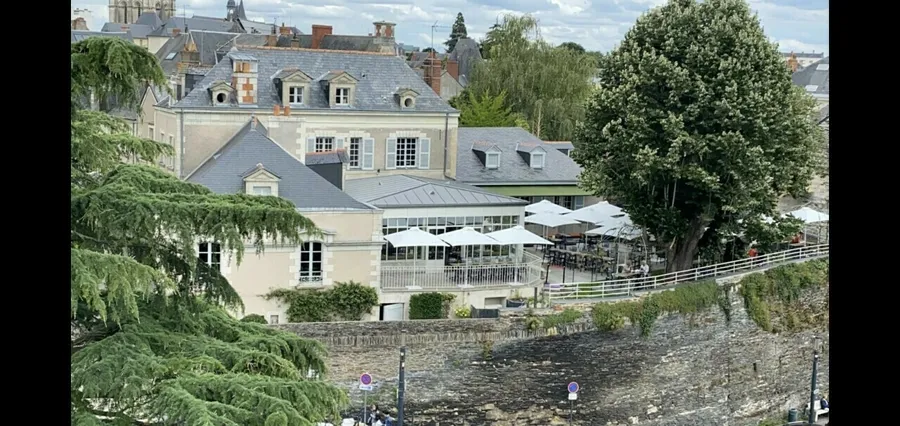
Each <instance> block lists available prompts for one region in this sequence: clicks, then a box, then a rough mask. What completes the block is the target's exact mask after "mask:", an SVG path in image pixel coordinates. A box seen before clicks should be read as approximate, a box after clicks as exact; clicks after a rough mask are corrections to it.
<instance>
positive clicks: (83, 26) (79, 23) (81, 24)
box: [72, 16, 88, 31]
mask: <svg viewBox="0 0 900 426" xmlns="http://www.w3.org/2000/svg"><path fill="white" fill-rule="evenodd" d="M72 29H73V30H81V31H87V29H88V27H87V22H86V21H85V20H84V18H82V17H80V16H79V17H77V18H75V20H73V21H72Z"/></svg>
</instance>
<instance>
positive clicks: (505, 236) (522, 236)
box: [485, 225, 553, 246]
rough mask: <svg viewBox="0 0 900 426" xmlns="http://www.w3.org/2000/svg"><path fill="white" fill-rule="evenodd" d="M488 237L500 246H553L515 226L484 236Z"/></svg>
mask: <svg viewBox="0 0 900 426" xmlns="http://www.w3.org/2000/svg"><path fill="white" fill-rule="evenodd" d="M485 235H487V236H488V237H491V238H493V239H495V240H497V241H498V242H499V243H500V244H503V245H518V244H540V245H551V246H552V245H553V243H551V242H550V241H547V240H545V239H543V238H541V237H539V236H537V235H535V234H533V233H531V232H530V231H528V230H527V229H525V228H523V227H521V226H519V225H516V226H513V227H512V228H507V229H501V230H499V231H494V232H491V233H489V234H485Z"/></svg>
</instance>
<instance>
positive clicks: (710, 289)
mask: <svg viewBox="0 0 900 426" xmlns="http://www.w3.org/2000/svg"><path fill="white" fill-rule="evenodd" d="M827 282H828V260H827V259H824V260H811V261H808V262H804V263H794V264H789V265H783V266H779V267H776V268H772V269H770V270H768V271H766V272H764V273H756V274H750V275H747V276H746V277H744V278H743V279H742V280H741V281H740V282H739V285H740V287H741V296H742V297H743V300H744V306H745V308H746V309H747V314H748V315H749V316H750V318H751V319H753V321H754V322H755V323H756V324H757V325H758V326H759V327H760V328H761V329H763V330H766V331H769V332H773V333H777V332H779V331H782V330H788V331H793V330H799V329H801V328H802V327H803V326H805V325H809V326H815V325H819V324H827V307H826V309H825V312H821V310H811V309H808V308H806V307H804V306H803V304H801V303H800V293H801V291H802V290H804V289H806V288H810V287H813V286H825V285H827ZM731 289H732V286H720V285H718V284H716V282H715V281H705V282H699V283H693V284H690V285H686V286H683V287H677V288H675V289H673V290H669V291H663V292H659V293H654V294H651V295H649V296H647V297H644V298H641V299H639V300H635V301H623V302H617V303H599V304H597V305H594V307H593V309H592V311H591V316H592V318H593V321H594V325H595V326H596V327H597V328H598V329H600V330H608V331H612V330H618V329H620V328H622V327H624V326H625V319H626V318H627V319H628V320H630V322H631V324H632V325H634V326H638V327H640V329H641V335H642V336H645V337H646V336H649V335H650V332H651V331H652V329H653V325H654V323H655V322H656V319H657V318H659V316H660V315H662V314H666V313H670V314H671V313H678V314H682V315H687V316H688V317H689V318H692V317H693V316H694V315H695V314H697V313H699V312H702V311H705V310H706V309H708V308H710V307H712V306H713V305H717V306H718V307H719V309H720V310H721V311H722V313H723V315H725V319H726V320H727V321H731V300H730V293H731ZM775 319H777V321H776V320H775ZM823 321H824V322H823ZM776 323H777V324H776Z"/></svg>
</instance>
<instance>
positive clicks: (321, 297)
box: [265, 281, 378, 322]
mask: <svg viewBox="0 0 900 426" xmlns="http://www.w3.org/2000/svg"><path fill="white" fill-rule="evenodd" d="M265 298H266V300H271V299H278V300H280V301H281V302H282V303H285V304H287V305H288V309H287V316H288V321H290V322H325V321H359V320H361V319H362V317H363V315H365V314H367V313H369V312H371V310H372V308H374V307H375V306H378V292H376V291H375V289H374V288H372V287H369V286H365V285H362V284H360V283H357V282H354V281H350V282H347V283H340V282H339V283H337V284H335V285H334V287H332V288H330V289H327V290H312V289H277V290H273V291H272V292H270V293H269V294H267V295H265Z"/></svg>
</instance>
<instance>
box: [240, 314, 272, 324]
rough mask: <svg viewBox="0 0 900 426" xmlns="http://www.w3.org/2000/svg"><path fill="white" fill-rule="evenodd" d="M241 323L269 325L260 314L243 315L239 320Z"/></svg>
mask: <svg viewBox="0 0 900 426" xmlns="http://www.w3.org/2000/svg"><path fill="white" fill-rule="evenodd" d="M241 321H242V322H253V323H256V324H268V323H269V322H268V321H266V317H264V316H262V315H260V314H250V315H245V316H244V317H243V318H241Z"/></svg>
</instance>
